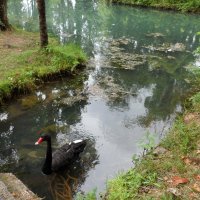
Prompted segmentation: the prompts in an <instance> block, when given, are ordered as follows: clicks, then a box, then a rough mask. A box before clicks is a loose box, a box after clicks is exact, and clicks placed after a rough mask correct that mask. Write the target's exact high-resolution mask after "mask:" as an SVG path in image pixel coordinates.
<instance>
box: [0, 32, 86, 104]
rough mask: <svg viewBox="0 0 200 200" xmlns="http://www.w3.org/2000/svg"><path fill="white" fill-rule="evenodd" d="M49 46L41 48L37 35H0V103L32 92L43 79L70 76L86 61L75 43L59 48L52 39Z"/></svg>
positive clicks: (8, 33)
mask: <svg viewBox="0 0 200 200" xmlns="http://www.w3.org/2000/svg"><path fill="white" fill-rule="evenodd" d="M49 43H50V45H49V46H48V47H47V48H46V49H40V45H39V34H36V33H28V32H25V31H19V30H14V31H10V32H0V51H1V54H0V70H1V73H0V103H2V102H3V101H5V99H9V98H10V97H12V96H13V94H18V93H21V92H27V91H30V90H32V89H34V88H35V87H36V86H37V84H38V83H40V82H42V81H43V80H48V79H50V78H51V77H55V76H62V75H63V74H72V72H74V71H75V69H76V67H77V66H80V65H83V64H84V62H85V61H86V59H87V58H86V55H85V54H84V53H83V51H82V50H81V49H80V48H79V47H78V46H76V45H74V44H68V45H66V46H61V45H59V44H58V42H57V41H56V40H55V39H53V38H52V39H50V41H49Z"/></svg>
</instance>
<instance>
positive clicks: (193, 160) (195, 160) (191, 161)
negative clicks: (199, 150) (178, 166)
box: [182, 157, 200, 165]
mask: <svg viewBox="0 0 200 200" xmlns="http://www.w3.org/2000/svg"><path fill="white" fill-rule="evenodd" d="M182 159H183V162H184V163H185V164H189V165H191V164H194V165H199V164H200V159H199V158H193V157H183V158H182Z"/></svg>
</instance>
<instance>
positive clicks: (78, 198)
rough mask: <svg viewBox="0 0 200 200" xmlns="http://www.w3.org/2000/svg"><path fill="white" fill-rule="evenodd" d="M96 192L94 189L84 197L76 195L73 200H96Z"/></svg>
mask: <svg viewBox="0 0 200 200" xmlns="http://www.w3.org/2000/svg"><path fill="white" fill-rule="evenodd" d="M96 191H97V189H94V190H92V191H91V192H88V193H87V194H86V195H82V194H80V193H78V194H77V195H76V197H75V200H96V199H97V197H96Z"/></svg>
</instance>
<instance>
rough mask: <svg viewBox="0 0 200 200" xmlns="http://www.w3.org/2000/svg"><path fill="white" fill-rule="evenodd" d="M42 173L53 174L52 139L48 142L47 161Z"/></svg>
mask: <svg viewBox="0 0 200 200" xmlns="http://www.w3.org/2000/svg"><path fill="white" fill-rule="evenodd" d="M42 172H43V173H44V174H47V175H48V174H51V173H52V149H51V138H49V139H48V140H47V150H46V159H45V162H44V165H43V167H42Z"/></svg>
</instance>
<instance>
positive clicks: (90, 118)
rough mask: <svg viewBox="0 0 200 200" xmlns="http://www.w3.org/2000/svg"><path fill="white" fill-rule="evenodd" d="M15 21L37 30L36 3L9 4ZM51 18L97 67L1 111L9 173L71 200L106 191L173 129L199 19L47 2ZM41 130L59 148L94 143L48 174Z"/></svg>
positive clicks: (0, 136) (3, 165) (0, 139)
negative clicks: (146, 148) (73, 143)
mask: <svg viewBox="0 0 200 200" xmlns="http://www.w3.org/2000/svg"><path fill="white" fill-rule="evenodd" d="M9 15H10V19H11V22H12V23H13V24H15V25H17V26H19V27H23V28H24V29H26V30H30V31H38V25H37V23H38V22H37V10H36V5H35V1H31V0H27V1H12V2H11V1H10V2H9ZM47 16H48V18H47V21H48V29H49V32H50V33H52V34H53V35H56V36H57V37H58V38H59V39H60V41H61V42H62V43H66V42H75V43H77V44H80V45H81V46H82V47H83V48H84V49H85V51H86V52H87V53H88V55H89V56H90V58H91V59H90V62H89V64H88V68H87V69H85V70H84V71H83V72H81V75H80V77H78V78H76V79H67V78H62V79H61V80H59V81H55V82H51V83H48V84H46V86H44V87H42V88H40V89H38V90H37V91H36V92H35V93H34V94H30V95H26V96H23V97H21V98H19V99H17V100H16V101H13V102H12V103H11V104H9V105H8V106H5V107H3V108H1V109H0V170H1V171H6V172H14V173H15V174H16V175H17V176H18V177H19V178H20V179H21V180H22V181H23V182H24V183H26V184H27V185H28V186H29V187H30V188H31V189H32V190H33V191H34V192H35V193H37V194H38V195H39V196H41V197H46V199H48V200H49V199H62V198H61V197H60V198H58V195H59V194H58V193H62V197H63V199H67V196H69V195H71V194H75V193H77V192H81V191H82V192H88V191H91V190H92V189H94V188H98V191H102V190H103V189H105V186H106V180H107V179H110V178H113V177H114V176H115V175H116V174H117V173H118V172H119V171H122V170H126V169H128V168H130V167H131V166H133V164H132V156H133V154H140V153H141V152H142V148H143V147H144V146H145V144H148V140H150V142H152V141H153V140H154V142H153V143H155V144H156V143H157V142H158V141H159V140H160V139H161V138H162V136H163V135H164V134H165V133H166V131H167V130H168V129H169V128H170V126H171V124H172V122H173V120H174V118H175V116H176V114H177V113H178V112H181V111H182V108H181V102H182V101H183V100H184V98H185V95H186V93H187V91H188V89H189V81H188V73H187V70H186V66H188V65H190V64H192V63H194V62H195V63H196V65H199V60H198V58H195V57H193V55H192V52H193V51H194V50H195V49H196V47H197V46H198V45H199V44H198V42H199V38H198V37H197V36H196V32H198V31H199V30H200V20H199V16H196V15H184V14H177V13H174V12H160V11H154V10H147V9H145V10H143V9H136V8H130V7H126V6H117V5H115V6H112V5H106V4H103V3H98V2H96V1H75V0H74V1H70V0H59V1H55V3H52V2H50V1H48V2H47ZM41 129H43V130H44V132H49V134H51V136H52V140H53V147H54V148H57V147H59V146H61V145H62V144H64V143H66V142H68V141H71V140H73V139H80V138H86V139H88V144H87V147H86V149H85V151H84V152H83V153H82V155H81V158H80V160H77V162H75V163H73V164H72V165H71V166H70V167H69V168H67V169H66V171H64V172H62V173H60V174H57V175H52V176H48V177H47V176H44V175H42V174H41V166H42V162H43V160H44V155H45V149H46V145H45V144H44V145H41V146H35V145H34V143H35V141H36V140H37V138H38V137H39V136H38V134H37V132H38V131H39V130H41ZM148 133H150V136H148ZM59 184H60V185H59ZM52 196H53V197H52Z"/></svg>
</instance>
